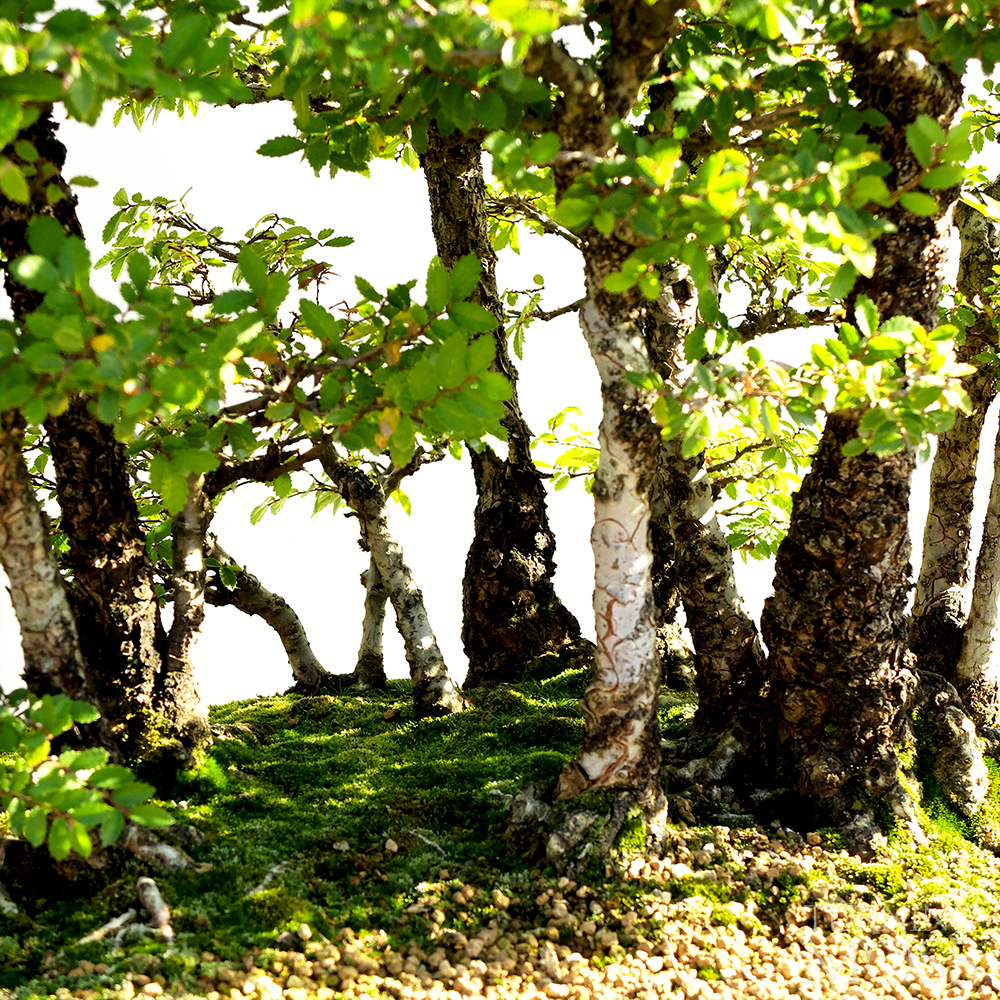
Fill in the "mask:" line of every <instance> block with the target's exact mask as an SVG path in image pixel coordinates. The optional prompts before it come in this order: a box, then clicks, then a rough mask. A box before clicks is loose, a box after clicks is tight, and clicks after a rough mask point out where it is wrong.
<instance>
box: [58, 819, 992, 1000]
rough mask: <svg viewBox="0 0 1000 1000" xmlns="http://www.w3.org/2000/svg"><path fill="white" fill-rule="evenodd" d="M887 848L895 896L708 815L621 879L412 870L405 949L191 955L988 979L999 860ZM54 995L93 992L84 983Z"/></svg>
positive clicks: (612, 973) (767, 991) (740, 982)
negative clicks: (918, 856) (699, 828)
mask: <svg viewBox="0 0 1000 1000" xmlns="http://www.w3.org/2000/svg"><path fill="white" fill-rule="evenodd" d="M910 861H912V858H911V859H910ZM882 864H883V866H882V869H881V871H882V873H883V876H884V877H886V878H889V877H893V878H895V879H896V883H895V885H896V889H897V890H898V889H899V885H900V880H901V879H902V885H903V889H902V890H901V891H897V892H896V893H895V895H894V896H893V897H892V906H893V910H894V912H893V911H892V910H890V909H889V908H887V907H886V905H885V902H884V900H883V898H882V896H881V895H880V893H879V892H878V891H877V890H875V889H873V888H872V886H870V885H868V884H866V883H865V882H863V881H855V879H860V878H863V877H866V878H868V879H869V881H871V880H872V869H866V868H863V867H862V866H860V865H859V864H858V863H857V862H856V861H855V860H853V859H851V858H849V857H848V856H847V855H846V854H843V853H842V852H837V851H831V850H827V849H826V848H825V847H824V846H823V844H822V842H821V838H820V837H819V836H818V835H815V834H810V835H808V836H807V837H806V838H801V837H797V835H794V834H790V833H788V832H787V831H785V832H784V833H783V834H782V836H781V838H770V837H768V836H767V835H765V834H763V833H761V832H759V831H757V832H754V831H747V832H746V834H743V833H739V834H738V833H737V832H736V831H733V832H732V833H731V832H730V831H729V830H727V829H726V828H725V827H716V828H714V829H713V832H712V836H711V837H710V838H708V837H705V836H704V835H703V836H702V837H701V838H700V842H699V839H698V838H694V837H693V836H691V837H690V839H686V838H685V836H683V835H678V837H677V839H676V842H675V843H674V844H673V845H672V848H671V851H670V854H669V856H668V857H665V858H663V859H654V860H652V861H650V860H647V859H644V858H635V859H633V860H631V861H626V862H623V870H622V875H623V876H624V882H623V885H622V889H621V891H620V892H619V893H615V892H614V891H611V892H610V894H609V890H607V889H602V890H601V891H600V892H599V891H597V890H595V889H592V888H591V887H590V886H588V885H586V884H578V883H576V882H573V881H571V880H569V879H566V878H561V879H556V880H549V881H538V880H536V881H534V882H531V883H528V882H525V883H524V884H523V885H520V886H516V887H512V886H509V885H508V886H506V887H504V888H498V887H489V886H475V885H464V884H460V883H457V882H456V880H454V879H451V878H450V877H449V873H448V872H447V871H442V872H441V878H440V879H439V880H438V881H436V882H427V883H421V885H420V886H418V887H416V889H417V891H416V893H415V895H416V898H415V899H414V901H413V902H412V903H411V904H409V905H408V907H407V908H406V910H405V912H404V915H403V927H404V928H405V933H400V928H398V927H397V928H395V929H394V933H395V935H396V936H395V940H397V941H399V940H405V939H406V938H407V937H412V938H413V939H414V940H413V941H412V943H409V944H406V945H400V946H399V949H400V950H394V949H393V948H392V947H391V946H390V944H389V936H388V934H387V933H386V932H385V931H384V930H380V931H375V932H364V933H362V934H360V935H359V934H355V933H354V932H353V931H350V930H343V931H341V932H340V933H339V935H338V936H337V938H336V940H333V941H330V940H328V939H326V938H324V937H323V936H322V935H321V934H319V933H317V932H315V931H314V930H313V929H312V928H310V927H308V926H306V925H303V926H302V927H300V928H299V929H298V933H296V934H292V933H290V932H285V933H284V934H282V935H281V936H280V938H279V939H278V941H277V943H276V948H275V949H274V950H264V951H257V952H250V953H247V955H246V956H244V962H243V967H242V968H239V969H234V968H232V967H231V966H227V965H225V964H224V963H221V962H220V961H219V960H218V958H217V957H216V956H215V955H212V954H210V953H207V952H206V953H204V954H202V955H200V956H192V963H191V964H193V965H194V966H195V967H196V972H197V975H198V976H199V979H198V985H199V993H200V995H201V996H205V997H207V998H208V1000H248V998H251V1000H253V998H255V1000H281V998H283V997H284V998H288V1000H312V998H314V997H315V998H317V1000H334V998H335V997H337V996H343V997H345V998H347V1000H358V998H361V997H364V996H366V995H375V996H379V997H393V998H398V1000H463V998H466V997H485V998H488V1000H506V998H521V1000H530V998H535V997H551V998H558V1000H562V998H574V1000H619V998H636V1000H657V998H667V997H671V998H680V997H684V998H696V997H697V998H705V1000H749V998H754V1000H785V998H801V1000H820V998H833V997H837V998H847V997H851V998H857V1000H865V998H874V997H878V998H882V997H885V998H892V1000H911V998H920V997H924V998H928V1000H938V998H940V1000H950V998H963V1000H964V998H982V1000H988V998H990V997H993V996H1000V959H998V957H997V951H998V950H1000V901H998V900H997V899H996V897H994V895H993V885H994V884H997V885H998V886H1000V862H998V859H997V858H996V857H994V856H993V855H991V854H988V853H987V852H978V851H976V850H969V851H965V850H956V851H954V852H952V854H950V855H941V860H940V863H939V866H938V868H936V869H933V870H931V872H930V874H925V875H924V876H923V877H921V876H919V875H916V874H915V873H914V872H913V871H912V870H910V869H909V868H908V859H907V857H906V856H897V857H895V858H893V857H892V856H891V855H890V856H889V857H887V858H886V859H885V861H884V862H883V863H882ZM921 867H922V868H923V870H924V871H925V872H926V871H928V865H927V863H926V858H925V859H924V864H923V865H922V866H921ZM678 880H681V882H680V883H679V882H678ZM876 881H877V879H876ZM736 896H740V897H743V901H742V902H740V901H736V899H734V898H733V897H736ZM727 897H728V899H727ZM484 913H485V914H486V916H483V914H484ZM456 924H457V925H458V926H460V927H464V928H465V930H458V929H455V926H456ZM466 931H467V932H468V933H466ZM146 957H147V958H148V956H146ZM77 971H78V970H74V972H77ZM89 971H92V970H90V969H84V970H82V972H89ZM82 972H81V974H82ZM189 990H190V988H189ZM189 990H183V989H182V988H181V986H180V984H179V983H168V982H167V981H166V980H165V979H164V977H163V976H162V975H160V974H158V973H157V971H156V969H155V967H153V968H150V967H147V968H146V969H145V971H144V972H139V971H136V969H133V970H132V971H129V972H127V973H126V974H125V978H124V979H123V981H121V983H120V985H118V986H117V988H116V989H115V991H114V994H113V995H114V996H116V997H117V1000H132V998H133V997H144V996H146V997H159V996H182V995H184V994H189ZM56 996H57V998H59V1000H70V997H71V996H76V997H77V998H80V1000H88V991H84V990H77V991H75V992H73V991H69V990H59V991H57V993H56Z"/></svg>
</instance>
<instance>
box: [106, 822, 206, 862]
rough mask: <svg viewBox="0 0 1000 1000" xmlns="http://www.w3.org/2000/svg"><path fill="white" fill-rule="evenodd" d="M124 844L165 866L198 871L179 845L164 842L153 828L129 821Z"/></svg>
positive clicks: (127, 848) (141, 856) (141, 855)
mask: <svg viewBox="0 0 1000 1000" xmlns="http://www.w3.org/2000/svg"><path fill="white" fill-rule="evenodd" d="M122 846H123V847H124V848H125V849H126V850H129V851H131V852H132V853H133V854H137V855H139V857H140V858H146V859H148V860H150V861H158V862H159V863H160V864H162V865H163V867H164V868H167V869H172V870H178V869H179V870H183V871H197V870H198V866H197V865H196V864H195V863H194V861H192V860H191V858H190V857H188V855H187V854H185V853H184V851H182V850H181V849H180V848H179V847H171V846H170V845H169V844H164V843H163V841H162V840H160V838H159V837H157V836H156V834H155V833H153V832H152V830H149V829H147V828H146V827H144V826H137V825H136V824H135V823H129V824H128V825H127V826H126V827H125V836H124V837H123V838H122Z"/></svg>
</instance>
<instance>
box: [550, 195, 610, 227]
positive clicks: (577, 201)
mask: <svg viewBox="0 0 1000 1000" xmlns="http://www.w3.org/2000/svg"><path fill="white" fill-rule="evenodd" d="M598 207H599V206H598V203H597V199H596V198H595V199H593V200H590V199H586V200H585V199H583V198H563V200H562V201H561V202H559V204H558V205H556V207H555V208H554V209H553V211H552V218H553V219H555V221H556V222H558V223H559V225H561V226H565V227H566V228H567V229H572V230H573V231H574V232H579V231H580V230H581V229H586V228H587V226H588V225H590V220H591V218H592V217H593V215H594V213H595V212H596V211H597V210H598Z"/></svg>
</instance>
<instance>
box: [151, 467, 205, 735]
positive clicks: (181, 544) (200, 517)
mask: <svg viewBox="0 0 1000 1000" xmlns="http://www.w3.org/2000/svg"><path fill="white" fill-rule="evenodd" d="M204 485H205V477H204V476H203V475H198V474H192V475H190V476H188V481H187V486H188V493H187V499H186V500H185V501H184V506H183V507H182V508H181V511H180V513H179V514H178V515H177V516H176V517H175V518H174V522H173V542H174V544H173V561H174V565H173V573H172V574H171V577H172V580H171V582H172V583H173V591H174V618H173V622H172V624H171V626H170V645H169V648H168V652H167V658H166V664H165V670H164V675H163V693H162V694H161V697H162V699H163V704H164V708H165V710H166V711H167V712H168V713H169V715H170V717H171V720H172V722H173V725H174V726H175V727H176V728H177V729H178V730H179V731H180V733H181V734H183V735H184V736H185V742H187V740H188V739H191V740H192V741H193V742H195V743H202V742H204V741H206V740H208V739H209V738H210V734H209V729H208V716H207V713H206V711H205V709H204V707H203V706H202V704H201V698H200V697H199V695H198V685H197V683H196V681H195V678H194V664H193V663H192V662H191V651H192V650H193V649H194V645H195V643H196V642H197V641H198V637H199V635H200V634H201V628H202V625H203V624H204V621H205V536H206V532H207V528H208V521H209V518H210V516H211V506H212V505H211V502H210V501H209V500H208V498H207V497H206V496H205V492H204Z"/></svg>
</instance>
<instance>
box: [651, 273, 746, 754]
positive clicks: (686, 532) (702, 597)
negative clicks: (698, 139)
mask: <svg viewBox="0 0 1000 1000" xmlns="http://www.w3.org/2000/svg"><path fill="white" fill-rule="evenodd" d="M662 287H663V292H662V294H661V295H660V298H659V301H658V302H657V304H656V307H655V309H651V310H650V317H649V322H648V324H647V336H646V343H647V345H648V349H649V353H650V357H651V358H652V362H653V367H654V370H655V371H656V372H657V373H658V374H659V375H660V377H661V378H662V379H663V381H664V383H665V384H666V385H667V386H669V387H672V388H674V389H676V388H678V375H679V373H681V372H682V371H683V368H684V365H685V363H684V361H683V347H684V339H685V337H686V335H687V334H688V333H689V332H690V331H691V330H692V329H693V328H694V325H695V323H696V321H697V302H698V298H697V290H696V289H695V288H694V286H693V283H692V281H691V276H690V272H689V271H688V269H687V268H685V267H678V268H676V269H674V270H673V271H672V272H671V271H668V272H666V273H664V274H663V281H662ZM682 444H683V442H682V439H681V438H680V437H674V438H672V439H670V440H668V441H663V440H661V441H660V445H659V452H658V456H657V466H656V475H655V477H654V480H653V496H652V501H651V509H652V518H653V538H654V540H655V539H656V537H657V534H658V530H659V531H660V532H662V531H663V530H664V529H666V530H667V531H669V533H670V536H671V537H672V539H673V548H674V559H675V564H674V566H673V568H672V575H673V577H674V579H675V581H676V587H677V589H678V592H679V594H680V597H681V600H682V601H683V603H684V612H685V616H686V619H687V627H688V630H689V631H690V633H691V638H692V640H693V642H694V652H695V685H696V688H697V691H698V711H697V714H696V715H695V731H696V733H698V734H699V735H710V734H718V733H722V732H724V731H726V730H727V729H729V728H730V727H731V726H732V725H733V723H734V721H735V720H736V717H737V714H738V712H741V711H742V712H744V713H750V714H753V713H754V708H755V706H758V705H759V702H760V697H761V691H762V687H763V682H764V678H763V667H764V653H763V650H762V649H761V645H760V640H759V637H758V635H757V626H756V625H755V624H754V622H753V620H752V619H751V618H750V616H749V615H748V614H747V613H746V611H745V610H744V609H743V602H742V600H741V599H740V595H739V590H738V588H737V586H736V574H735V571H734V567H733V551H732V549H731V548H730V546H729V542H728V540H727V539H726V536H725V533H724V532H723V530H722V526H721V525H720V524H719V519H718V517H717V516H716V514H715V498H714V496H713V494H712V485H711V482H710V481H709V478H708V474H707V473H706V471H705V462H704V457H703V455H698V456H695V457H693V458H685V457H684V455H683V453H682ZM656 554H657V553H656V550H655V548H654V556H655V555H656ZM654 572H655V574H656V579H657V581H658V580H659V577H660V576H661V575H662V574H667V573H669V572H671V571H670V569H668V567H667V566H666V565H665V562H664V559H663V557H662V556H661V558H660V559H657V560H656V561H655V562H654ZM654 585H656V584H654ZM657 596H658V598H659V594H658V595H657ZM658 603H659V600H658ZM661 607H662V605H661Z"/></svg>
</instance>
